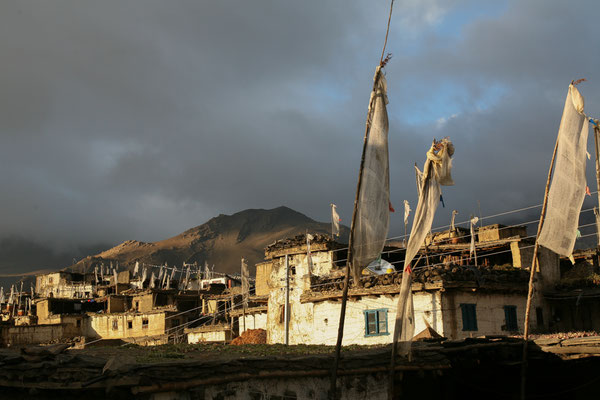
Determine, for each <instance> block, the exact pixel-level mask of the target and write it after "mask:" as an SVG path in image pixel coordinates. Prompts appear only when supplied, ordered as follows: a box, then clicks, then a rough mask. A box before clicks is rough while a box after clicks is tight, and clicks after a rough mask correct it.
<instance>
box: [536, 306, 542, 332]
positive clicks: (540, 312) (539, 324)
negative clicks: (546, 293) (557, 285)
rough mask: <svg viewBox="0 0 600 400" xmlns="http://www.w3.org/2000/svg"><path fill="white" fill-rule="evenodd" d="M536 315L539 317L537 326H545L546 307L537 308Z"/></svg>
mask: <svg viewBox="0 0 600 400" xmlns="http://www.w3.org/2000/svg"><path fill="white" fill-rule="evenodd" d="M535 317H536V319H537V326H538V327H540V328H541V327H543V326H544V309H543V308H542V307H536V308H535Z"/></svg>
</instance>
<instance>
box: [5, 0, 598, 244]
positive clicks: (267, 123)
mask: <svg viewBox="0 0 600 400" xmlns="http://www.w3.org/2000/svg"><path fill="white" fill-rule="evenodd" d="M388 10H389V1H387V0H386V1H348V0H338V1H294V2H292V1H275V0H272V1H256V0H255V1H247V0H239V1H228V0H219V1H199V0H190V1H183V0H169V1H151V0H139V1H138V0H102V1H93V0H87V1H86V0H53V1H27V0H3V1H2V2H0V57H1V59H2V62H1V63H0V158H1V159H2V168H1V169H0V184H1V185H2V196H0V210H1V217H2V218H1V220H2V223H1V224H0V236H6V235H21V236H26V237H30V238H33V239H35V240H40V241H45V242H50V243H52V244H54V245H56V246H59V247H69V246H74V245H80V244H89V243H96V242H110V243H118V242H121V241H124V240H127V239H137V240H142V241H155V240H160V239H164V238H166V237H169V236H172V235H175V234H178V233H180V232H182V231H184V230H185V229H188V228H190V227H193V226H196V225H199V224H201V223H203V222H205V221H206V220H208V219H210V218H211V217H213V216H216V215H218V214H220V213H224V214H231V213H235V212H237V211H240V210H243V209H246V208H273V207H277V206H279V205H286V206H289V207H291V208H293V209H295V210H297V211H300V212H302V213H305V214H307V215H308V216H310V217H312V218H315V219H317V220H321V221H327V220H328V219H329V203H331V202H334V203H336V204H338V207H339V211H340V214H341V217H342V219H343V222H344V223H347V224H349V221H350V217H351V213H352V204H353V201H354V195H355V190H356V179H357V174H358V166H359V162H360V153H361V150H362V139H363V134H364V124H365V117H366V111H367V105H368V100H369V91H370V88H371V85H372V78H373V73H374V69H375V66H376V65H377V63H378V61H379V56H380V53H381V49H382V45H383V39H384V36H385V25H386V23H387V16H388ZM599 11H600V2H598V1H596V0H590V1H568V2H566V1H541V0H540V1H522V0H520V1H488V2H484V1H448V0H409V1H402V0H397V1H396V4H395V8H394V14H393V17H392V23H391V31H390V36H389V40H388V51H389V52H390V53H392V54H393V58H392V60H391V62H390V63H389V65H388V67H386V75H387V81H388V91H389V92H388V98H389V105H388V107H389V108H388V112H389V114H390V133H389V141H390V167H391V172H390V178H391V199H392V204H393V205H394V206H395V207H396V209H397V210H398V212H397V213H396V214H393V215H392V227H391V232H390V234H391V235H395V234H399V233H403V229H404V228H403V224H402V219H403V215H402V212H401V210H400V209H401V208H402V201H403V200H404V199H408V200H409V201H410V202H411V204H412V205H413V209H414V208H415V206H416V196H417V195H416V187H415V178H414V170H413V165H414V163H415V162H417V163H418V164H419V165H420V166H422V164H423V162H424V160H425V153H426V151H427V150H428V148H429V145H430V144H431V140H432V138H433V137H437V138H441V137H444V136H450V138H451V140H452V141H453V142H454V144H455V146H456V154H455V156H454V171H453V176H454V180H455V182H456V185H455V186H454V187H444V188H443V192H444V200H445V204H446V207H445V208H441V207H440V208H439V210H438V218H437V220H436V224H437V225H444V224H447V223H449V219H450V214H451V211H452V209H457V210H458V211H459V216H458V217H457V221H459V220H460V221H462V220H465V219H467V218H468V217H469V215H470V214H471V213H475V214H479V207H478V204H477V201H478V200H479V201H480V204H481V214H482V215H484V216H485V215H490V214H494V213H499V212H502V211H506V210H511V209H515V208H521V207H526V206H530V205H535V204H539V203H541V201H542V197H543V189H544V184H545V180H546V175H547V171H548V166H549V162H550V157H551V154H552V148H553V146H554V141H555V139H556V133H557V129H558V123H559V121H560V117H561V112H562V108H563V105H564V100H565V96H566V92H567V87H568V84H569V83H570V81H571V80H572V79H578V78H587V79H588V82H584V83H582V84H580V86H579V89H580V91H581V92H582V94H583V96H584V97H585V100H586V111H587V113H588V114H590V115H592V116H596V117H598V116H600V52H599V51H598V50H599V48H600V46H599V43H598V38H599V37H600V27H599V26H598V24H597V18H596V17H595V16H597V15H598V13H599ZM591 138H592V136H591V135H590V139H591ZM589 144H590V146H589V150H590V153H591V154H592V157H593V154H594V153H593V147H592V145H593V140H590V141H589ZM592 161H593V159H592ZM588 170H589V174H588V175H589V185H590V188H591V189H592V191H595V190H596V184H595V179H594V175H593V164H592V163H591V162H590V163H588ZM586 201H587V202H588V203H589V204H592V203H593V202H592V201H591V199H588V200H586ZM586 204H587V203H586ZM584 208H585V206H584ZM536 212H539V210H537V211H535V212H533V213H532V214H531V213H530V214H529V215H526V214H527V213H521V214H518V215H512V216H509V217H507V222H519V221H526V220H528V218H530V217H533V218H535V215H536Z"/></svg>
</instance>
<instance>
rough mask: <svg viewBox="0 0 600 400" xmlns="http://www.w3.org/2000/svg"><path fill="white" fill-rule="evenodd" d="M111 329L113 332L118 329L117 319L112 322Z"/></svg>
mask: <svg viewBox="0 0 600 400" xmlns="http://www.w3.org/2000/svg"><path fill="white" fill-rule="evenodd" d="M112 328H113V331H116V330H118V329H119V320H118V319H113V320H112Z"/></svg>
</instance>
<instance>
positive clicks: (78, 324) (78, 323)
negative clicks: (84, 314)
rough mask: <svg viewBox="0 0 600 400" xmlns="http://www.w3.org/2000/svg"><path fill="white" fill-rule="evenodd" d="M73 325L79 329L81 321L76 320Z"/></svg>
mask: <svg viewBox="0 0 600 400" xmlns="http://www.w3.org/2000/svg"><path fill="white" fill-rule="evenodd" d="M75 324H76V326H77V327H78V328H81V320H80V319H78V320H77V321H76V322H75Z"/></svg>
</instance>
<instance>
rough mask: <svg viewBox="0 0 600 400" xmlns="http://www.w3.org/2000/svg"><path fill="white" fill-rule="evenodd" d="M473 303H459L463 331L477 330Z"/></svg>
mask: <svg viewBox="0 0 600 400" xmlns="http://www.w3.org/2000/svg"><path fill="white" fill-rule="evenodd" d="M475 306H476V305H475V304H461V305H460V309H461V310H462V321H463V329H462V330H463V331H476V330H477V310H476V308H475Z"/></svg>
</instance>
